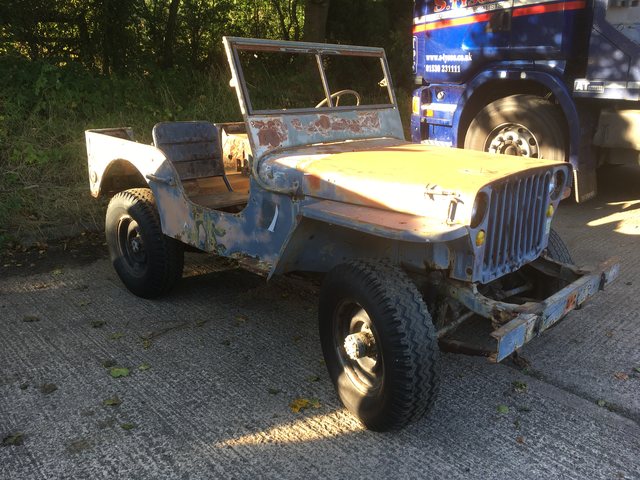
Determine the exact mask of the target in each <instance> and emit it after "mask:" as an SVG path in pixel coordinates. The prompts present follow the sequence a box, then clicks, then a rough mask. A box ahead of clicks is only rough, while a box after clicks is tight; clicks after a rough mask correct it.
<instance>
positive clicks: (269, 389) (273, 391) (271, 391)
mask: <svg viewBox="0 0 640 480" xmlns="http://www.w3.org/2000/svg"><path fill="white" fill-rule="evenodd" d="M281 391H282V390H280V389H278V388H268V389H267V392H269V395H277V394H279V393H280V392H281Z"/></svg>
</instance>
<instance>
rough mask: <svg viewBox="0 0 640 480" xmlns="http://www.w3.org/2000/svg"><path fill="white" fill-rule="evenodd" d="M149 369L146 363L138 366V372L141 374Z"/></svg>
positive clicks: (149, 366)
mask: <svg viewBox="0 0 640 480" xmlns="http://www.w3.org/2000/svg"><path fill="white" fill-rule="evenodd" d="M150 368H151V365H149V364H148V363H142V364H140V365H139V366H138V370H140V371H141V372H144V371H145V370H149V369H150Z"/></svg>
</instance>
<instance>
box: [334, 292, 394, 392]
mask: <svg viewBox="0 0 640 480" xmlns="http://www.w3.org/2000/svg"><path fill="white" fill-rule="evenodd" d="M359 342H362V343H364V344H366V345H365V347H364V349H361V350H360V355H359V356H358V355H357V354H356V353H355V352H354V348H353V347H354V346H355V344H356V343H359ZM333 345H334V349H335V351H336V353H337V357H338V359H339V361H340V364H341V366H342V369H343V371H344V372H345V373H346V375H347V377H348V378H349V380H350V381H351V383H352V384H353V385H354V386H355V387H356V388H357V389H358V390H360V391H361V392H363V393H366V394H373V393H374V392H376V391H377V390H379V389H380V388H381V387H382V384H383V381H384V363H383V359H382V354H381V353H380V352H379V351H378V346H379V345H380V343H379V342H378V336H377V333H376V331H375V326H374V325H373V322H372V321H371V318H370V317H369V314H368V313H367V311H366V310H365V309H364V308H363V307H362V306H361V305H360V304H359V303H358V302H356V301H354V300H345V301H342V302H341V303H340V304H339V305H338V307H337V309H336V313H335V317H334V322H333ZM356 350H357V349H356Z"/></svg>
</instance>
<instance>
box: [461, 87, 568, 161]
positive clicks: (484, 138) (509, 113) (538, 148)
mask: <svg viewBox="0 0 640 480" xmlns="http://www.w3.org/2000/svg"><path fill="white" fill-rule="evenodd" d="M565 132H566V127H565V121H564V118H563V116H562V113H561V111H560V109H559V108H558V107H556V106H555V105H553V104H552V103H550V102H547V101H546V100H544V99H543V98H540V97H536V96H534V95H512V96H510V97H505V98H500V99H498V100H496V101H494V102H491V103H490V104H489V105H487V106H486V107H484V108H483V109H482V110H480V113H478V115H476V117H475V118H474V119H473V121H472V122H471V124H470V125H469V128H468V129H467V134H466V136H465V139H464V148H467V149H471V150H482V151H485V152H491V153H501V154H505V155H515V156H522V157H530V158H544V159H545V160H557V161H565V160H566V159H567V158H568V155H567V140H566V133H565Z"/></svg>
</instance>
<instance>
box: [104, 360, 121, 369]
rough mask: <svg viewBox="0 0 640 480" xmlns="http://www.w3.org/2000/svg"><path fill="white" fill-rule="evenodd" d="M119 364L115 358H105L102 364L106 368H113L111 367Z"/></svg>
mask: <svg viewBox="0 0 640 480" xmlns="http://www.w3.org/2000/svg"><path fill="white" fill-rule="evenodd" d="M117 364H118V363H117V362H116V361H115V360H111V359H109V360H104V361H103V362H102V366H103V367H104V368H111V367H115V366H116V365H117Z"/></svg>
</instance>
